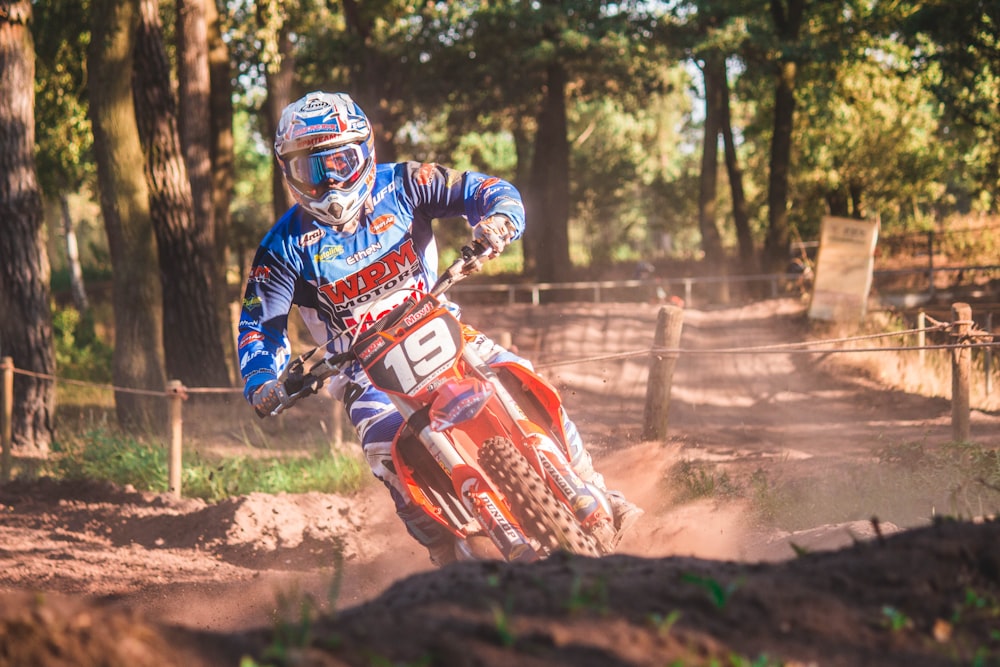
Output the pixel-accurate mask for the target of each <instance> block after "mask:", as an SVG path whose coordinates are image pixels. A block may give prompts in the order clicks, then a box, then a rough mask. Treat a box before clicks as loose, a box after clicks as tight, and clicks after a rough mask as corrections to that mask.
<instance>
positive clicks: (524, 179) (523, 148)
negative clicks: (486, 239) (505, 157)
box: [514, 120, 538, 276]
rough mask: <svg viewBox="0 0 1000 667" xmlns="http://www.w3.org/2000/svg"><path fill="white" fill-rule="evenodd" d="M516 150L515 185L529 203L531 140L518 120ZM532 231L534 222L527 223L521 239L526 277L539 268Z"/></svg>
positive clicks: (515, 128) (515, 136)
mask: <svg viewBox="0 0 1000 667" xmlns="http://www.w3.org/2000/svg"><path fill="white" fill-rule="evenodd" d="M514 148H515V151H516V153H517V173H516V175H515V176H514V185H515V186H517V188H518V189H519V190H520V191H521V197H522V199H524V200H525V202H527V200H528V198H529V190H530V188H531V139H530V137H529V136H528V132H527V131H526V130H525V129H524V123H523V122H521V121H520V120H518V122H517V124H516V125H515V127H514ZM531 230H532V221H531V220H528V222H527V231H526V233H525V235H524V236H523V237H521V252H522V254H523V256H524V268H523V273H524V275H526V276H533V275H535V271H536V269H537V268H538V263H537V261H536V258H537V256H538V253H537V251H536V249H535V244H534V240H535V235H534V233H533V232H532V231H531Z"/></svg>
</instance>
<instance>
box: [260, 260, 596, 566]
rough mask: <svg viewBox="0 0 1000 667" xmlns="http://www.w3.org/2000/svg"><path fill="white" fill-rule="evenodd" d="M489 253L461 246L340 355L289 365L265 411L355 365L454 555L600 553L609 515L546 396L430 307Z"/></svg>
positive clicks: (518, 368)
mask: <svg viewBox="0 0 1000 667" xmlns="http://www.w3.org/2000/svg"><path fill="white" fill-rule="evenodd" d="M487 255H488V249H487V248H486V247H484V246H482V245H480V244H478V243H474V244H473V245H472V246H465V247H463V248H462V250H461V257H460V258H459V259H457V260H456V261H455V262H454V263H453V264H452V265H451V266H449V267H448V269H447V270H445V271H444V272H443V274H442V275H441V278H440V279H439V280H438V282H437V284H436V285H434V287H433V288H432V289H431V290H430V291H429V292H422V291H417V290H412V291H411V294H409V295H408V296H407V297H406V299H405V301H404V302H403V303H401V304H400V305H398V306H396V307H395V308H393V309H392V310H391V311H389V312H388V313H387V314H385V315H384V316H382V317H380V318H378V319H377V320H376V321H374V322H371V321H370V320H369V321H368V322H367V323H366V319H365V318H364V317H359V318H358V321H359V324H358V325H356V327H355V329H356V330H355V332H354V333H352V336H351V340H352V343H351V345H350V347H349V349H348V350H347V352H344V353H342V354H336V355H332V356H328V357H327V358H324V359H322V360H321V361H318V362H316V363H314V364H313V365H312V366H311V367H310V368H309V369H308V370H306V362H307V361H308V360H309V358H310V357H311V356H312V355H313V354H314V353H316V352H317V351H318V350H323V349H325V348H324V346H319V347H317V348H314V349H312V350H310V351H308V352H306V353H305V354H303V355H301V356H299V357H297V358H296V359H294V360H293V361H292V362H290V363H289V365H288V367H287V368H286V369H285V371H284V372H283V373H282V374H281V376H280V377H279V380H281V381H282V382H283V383H284V386H285V390H286V392H287V394H288V396H289V398H288V400H287V401H286V402H285V403H284V404H283V405H281V406H279V408H278V409H276V410H275V411H274V413H272V414H278V413H279V412H282V411H283V410H285V409H287V408H288V407H290V406H291V405H293V404H294V403H295V402H296V401H298V400H299V399H301V398H303V397H305V396H309V395H311V394H314V393H316V392H317V391H319V389H320V388H321V387H322V386H323V384H324V381H325V380H326V379H327V378H328V377H330V376H332V375H334V374H336V373H339V372H340V371H341V370H342V369H343V368H346V367H347V366H348V365H350V364H352V363H355V362H356V363H358V364H360V366H361V368H362V369H363V370H364V372H365V373H366V374H367V376H368V378H369V379H370V380H371V382H372V384H373V385H374V386H375V387H377V388H378V389H380V390H382V391H384V392H385V393H386V394H387V395H388V396H389V397H390V400H391V401H392V403H393V405H394V406H395V407H396V409H397V410H398V411H399V412H400V414H402V416H403V417H404V424H403V426H402V428H401V429H400V430H399V432H398V433H397V434H396V437H395V439H394V442H393V445H392V462H393V465H394V467H395V471H396V474H397V475H398V476H399V479H400V480H401V482H402V484H403V486H404V487H405V489H406V492H407V493H408V495H409V500H410V501H412V503H414V504H416V505H417V506H418V507H420V508H421V509H422V510H423V511H424V512H426V513H427V515H428V516H430V517H431V518H432V519H433V520H434V521H437V522H438V523H440V524H441V525H443V526H445V527H447V528H448V530H450V531H451V532H452V533H453V534H454V535H455V536H456V537H457V538H458V539H457V540H456V554H457V557H458V558H460V559H494V558H502V559H504V560H507V561H533V560H538V559H540V558H544V557H546V556H548V555H549V554H551V553H552V552H554V551H556V550H566V551H569V552H573V553H576V554H582V555H587V556H602V555H605V554H609V553H611V552H612V551H613V550H614V547H615V546H616V531H615V527H614V523H613V519H612V511H611V508H610V505H609V503H608V499H607V497H606V495H605V494H604V492H603V491H602V490H600V489H599V488H597V487H596V486H594V485H592V484H588V483H586V482H584V481H583V480H582V479H580V477H579V476H578V475H577V474H576V472H574V470H573V469H572V467H571V466H570V462H569V457H570V453H569V448H568V447H567V444H566V434H565V432H564V430H563V428H564V427H563V421H562V418H561V409H560V408H561V400H560V398H559V396H558V393H557V392H556V390H555V388H553V387H552V386H551V385H550V384H549V383H548V382H546V381H545V380H544V379H543V378H542V377H540V376H539V375H537V374H535V373H534V372H532V371H530V370H528V369H527V368H525V367H524V366H522V365H520V364H515V363H499V364H495V365H492V366H491V365H487V364H486V363H485V362H484V361H483V359H482V358H481V357H480V356H479V355H478V354H477V353H476V351H475V350H474V349H473V347H472V346H470V345H468V344H466V343H467V340H466V338H465V336H463V326H462V324H461V323H460V322H459V321H458V319H457V318H456V317H455V316H454V315H453V314H452V313H451V312H450V311H449V310H448V309H447V308H446V307H445V306H444V305H443V304H442V302H441V300H439V298H438V297H440V296H441V295H443V294H444V292H446V291H447V290H448V289H449V288H450V287H451V286H453V285H454V284H455V283H457V282H458V281H460V280H462V279H463V278H464V277H466V276H467V275H469V274H470V273H472V272H473V271H475V270H477V269H478V268H479V267H480V266H481V263H480V262H481V260H482V259H483V258H485V257H486V256H487ZM368 312H377V308H374V307H373V308H372V309H370V310H369V311H368Z"/></svg>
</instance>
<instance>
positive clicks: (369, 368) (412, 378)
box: [362, 312, 462, 396]
mask: <svg viewBox="0 0 1000 667" xmlns="http://www.w3.org/2000/svg"><path fill="white" fill-rule="evenodd" d="M377 335H378V337H379V338H380V339H381V340H382V341H384V343H385V344H384V345H378V346H377V347H376V349H375V350H372V351H373V352H375V351H376V350H377V353H376V354H373V355H371V356H369V357H368V358H367V359H363V360H362V363H363V365H364V369H365V373H367V374H368V377H369V378H370V379H371V381H372V384H373V385H375V387H376V388H378V389H381V390H382V391H385V392H389V393H393V394H402V395H404V396H416V395H418V394H420V392H421V391H422V390H423V389H424V388H425V387H427V385H428V384H430V383H431V381H433V380H434V379H435V378H437V377H438V376H440V375H441V374H442V373H444V372H445V371H447V370H448V369H449V368H451V367H452V366H453V365H454V364H455V361H456V359H458V357H459V355H460V354H461V352H462V328H461V325H460V324H459V323H458V320H456V319H455V318H454V317H452V315H451V314H450V313H447V312H440V313H438V314H436V315H433V316H431V317H426V318H420V319H417V320H416V321H415V322H414V323H413V324H412V325H411V326H406V325H405V324H402V323H401V325H400V326H399V327H394V328H392V330H390V331H381V332H379V333H378V334H377ZM375 345H376V342H375V341H372V342H370V343H369V345H368V349H372V347H373V346H375Z"/></svg>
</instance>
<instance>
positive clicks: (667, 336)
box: [0, 303, 1000, 497]
mask: <svg viewBox="0 0 1000 667" xmlns="http://www.w3.org/2000/svg"><path fill="white" fill-rule="evenodd" d="M988 319H989V321H990V324H988V327H990V326H991V321H992V318H991V317H990V318H988ZM682 321H683V309H682V308H680V307H677V306H662V307H661V309H660V312H659V317H658V321H657V327H656V331H655V334H654V344H653V346H651V347H647V348H642V349H637V350H632V351H627V352H619V353H614V354H604V355H597V356H589V357H581V358H576V359H564V360H560V361H552V362H545V363H536V364H534V366H535V368H537V369H545V368H556V367H560V366H570V365H580V364H586V363H592V362H600V361H614V360H623V359H630V358H637V357H646V356H648V357H650V359H651V360H652V367H651V369H650V375H649V379H648V381H647V387H646V409H645V414H644V428H643V437H644V438H645V439H659V438H663V437H665V436H666V417H667V414H668V412H669V403H670V384H671V381H672V376H673V368H674V366H675V364H676V361H677V359H678V358H679V357H681V356H683V355H723V354H731V355H760V354H782V355H788V354H821V355H828V354H850V353H866V352H867V353H871V352H918V353H919V354H920V355H921V357H923V354H924V352H925V351H927V350H948V351H950V352H951V357H952V433H953V436H954V438H955V440H956V441H958V442H964V441H967V440H968V439H969V419H970V406H969V395H970V391H969V383H970V377H971V356H972V355H971V353H972V350H975V349H982V350H985V355H984V370H985V375H986V394H987V395H989V393H990V390H991V384H992V382H991V376H992V365H993V363H992V350H993V349H994V348H997V347H1000V340H997V338H998V336H996V335H994V334H993V333H992V332H990V331H986V330H982V329H978V328H975V323H974V321H973V320H972V309H971V307H970V306H969V305H968V304H965V303H956V304H953V305H952V321H951V322H941V321H938V320H935V319H934V318H933V317H930V316H928V315H926V314H925V313H923V312H921V313H919V315H918V326H917V327H915V328H912V329H907V330H903V331H891V332H882V333H874V334H865V335H858V336H846V337H840V338H830V339H821V340H812V341H802V342H797V343H780V344H774V345H757V346H747V347H730V348H716V349H690V348H683V347H680V346H679V341H680V333H681V328H682ZM934 332H947V333H948V335H949V336H950V337H951V338H952V339H953V340H954V342H952V343H946V344H927V343H926V335H927V334H928V333H934ZM905 336H916V337H917V340H918V344H917V345H901V346H874V347H831V346H834V345H847V344H852V343H858V342H864V341H868V340H879V339H884V338H890V337H905ZM14 375H23V376H26V377H32V378H36V379H40V380H49V381H52V382H57V383H62V384H67V385H75V386H82V387H90V388H97V389H103V390H107V391H114V392H120V393H125V394H137V395H142V396H153V397H162V398H166V399H168V400H169V409H168V417H169V439H170V455H169V459H168V461H169V463H168V477H169V480H168V488H169V491H170V493H172V494H175V495H176V496H178V497H179V496H180V495H181V490H180V479H181V450H182V445H183V426H182V425H183V407H182V406H183V402H184V401H185V400H187V399H188V398H189V397H190V396H192V395H222V394H230V395H236V394H242V393H243V390H242V389H241V388H238V387H187V386H185V385H184V384H183V383H182V382H181V381H180V380H170V381H169V382H168V383H167V387H166V389H165V390H163V391H158V390H152V389H140V388H135V387H120V386H116V385H113V384H106V383H104V384H102V383H95V382H87V381H83V380H74V379H69V378H62V377H59V376H56V375H52V374H47V373H39V372H35V371H29V370H25V369H21V368H16V367H14V362H13V359H12V358H11V357H3V358H2V359H0V483H2V482H6V481H9V479H10V474H11V457H12V453H11V449H12V424H13V378H14Z"/></svg>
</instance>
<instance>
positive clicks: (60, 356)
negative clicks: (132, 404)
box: [52, 308, 112, 383]
mask: <svg viewBox="0 0 1000 667" xmlns="http://www.w3.org/2000/svg"><path fill="white" fill-rule="evenodd" d="M52 334H53V338H54V342H55V351H56V367H57V368H58V371H59V376H60V377H63V378H72V379H76V380H88V381H91V382H102V383H107V382H110V381H111V355H112V349H111V347H110V346H109V345H108V344H107V343H105V342H104V341H102V340H100V339H99V338H98V337H97V335H96V333H95V330H94V319H93V311H90V312H87V313H84V314H81V313H80V312H79V311H78V310H76V309H75V308H63V309H58V308H57V309H55V310H54V311H53V312H52Z"/></svg>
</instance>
